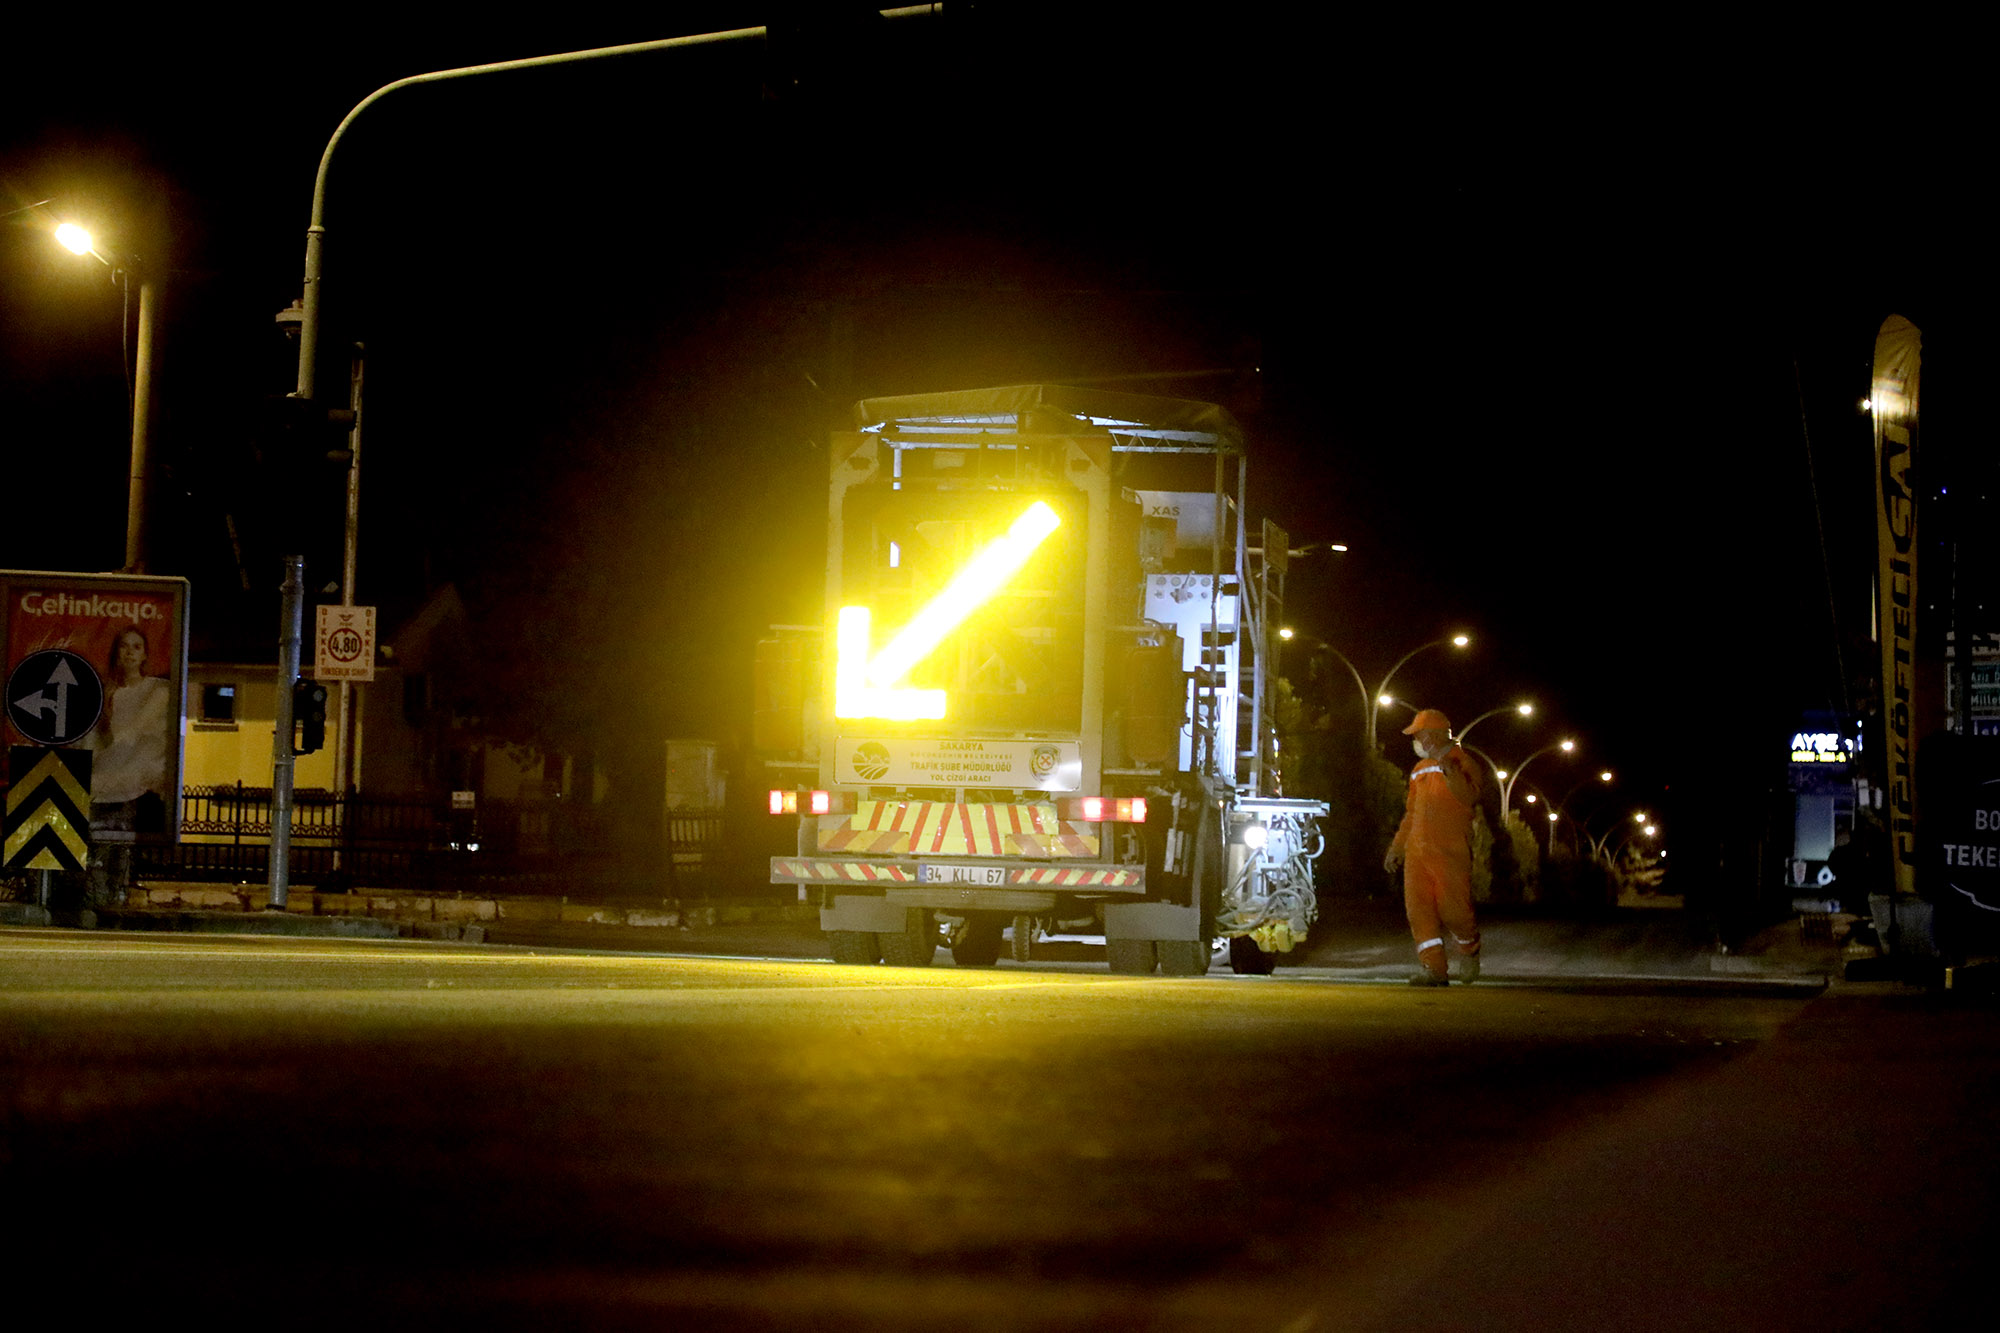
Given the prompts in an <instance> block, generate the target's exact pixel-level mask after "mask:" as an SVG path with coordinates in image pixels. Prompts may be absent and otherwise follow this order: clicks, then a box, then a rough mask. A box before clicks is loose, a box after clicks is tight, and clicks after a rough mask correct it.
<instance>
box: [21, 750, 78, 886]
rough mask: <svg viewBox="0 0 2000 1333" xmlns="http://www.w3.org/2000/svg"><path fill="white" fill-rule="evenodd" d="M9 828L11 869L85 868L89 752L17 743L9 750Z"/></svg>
mask: <svg viewBox="0 0 2000 1333" xmlns="http://www.w3.org/2000/svg"><path fill="white" fill-rule="evenodd" d="M7 757H8V769H9V771H10V772H11V773H12V775H13V782H12V784H11V785H10V786H9V787H8V788H7V813H6V817H5V821H4V823H0V831H4V837H5V847H6V853H5V856H4V857H3V858H0V863H4V865H5V867H6V869H8V870H81V869H83V868H84V864H85V863H86V862H87V861H89V860H90V751H88V750H45V749H42V748H41V747H40V746H35V745H17V746H14V747H12V748H11V749H10V750H9V751H8V755H7Z"/></svg>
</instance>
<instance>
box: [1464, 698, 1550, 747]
mask: <svg viewBox="0 0 2000 1333" xmlns="http://www.w3.org/2000/svg"><path fill="white" fill-rule="evenodd" d="M1506 712H1514V713H1519V714H1520V715H1521V716H1522V717H1533V716H1534V715H1535V706H1534V705H1533V704H1531V703H1518V704H1507V705H1503V706H1502V707H1499V708H1489V709H1487V710H1486V711H1485V712H1483V713H1481V714H1480V715H1479V716H1478V717H1475V718H1473V719H1472V721H1470V722H1468V723H1466V724H1465V725H1464V726H1462V727H1460V728H1459V729H1458V740H1459V742H1460V743H1461V744H1462V743H1464V741H1465V738H1466V737H1467V736H1469V735H1471V734H1472V729H1473V728H1474V727H1476V726H1478V725H1479V724H1480V723H1481V722H1484V721H1485V720H1486V719H1487V718H1489V717H1498V716H1499V715H1500V714H1502V713H1506Z"/></svg>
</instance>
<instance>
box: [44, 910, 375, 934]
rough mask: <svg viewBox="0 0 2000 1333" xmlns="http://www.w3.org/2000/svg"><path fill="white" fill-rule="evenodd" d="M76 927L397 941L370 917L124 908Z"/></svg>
mask: <svg viewBox="0 0 2000 1333" xmlns="http://www.w3.org/2000/svg"><path fill="white" fill-rule="evenodd" d="M76 924H77V925H78V926H81V927H82V928H84V929H86V930H132V931H169V932H177V933H190V934H198V935H201V934H206V935H288V936H334V937H340V938H348V939H391V940H392V939H395V938H396V936H397V935H398V934H400V933H401V932H400V931H399V930H398V929H397V926H396V923H395V922H393V921H382V920H377V919H374V918H369V917H338V916H299V915H295V914H293V913H291V912H152V911H146V910H144V909H133V908H125V907H104V908H98V909H95V910H92V909H89V908H86V909H85V910H83V911H81V912H79V913H77V919H76Z"/></svg>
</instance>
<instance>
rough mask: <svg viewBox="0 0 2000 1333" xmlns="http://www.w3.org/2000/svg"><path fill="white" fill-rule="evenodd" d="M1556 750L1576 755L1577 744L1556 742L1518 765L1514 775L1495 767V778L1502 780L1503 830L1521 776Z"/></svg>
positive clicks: (1565, 741)
mask: <svg viewBox="0 0 2000 1333" xmlns="http://www.w3.org/2000/svg"><path fill="white" fill-rule="evenodd" d="M1554 750H1561V751H1562V752H1563V753H1564V754H1575V753H1576V742H1575V741H1573V740H1562V741H1557V742H1555V743H1554V744H1553V745H1544V746H1543V747H1542V748H1541V749H1539V750H1537V751H1535V752H1534V753H1533V754H1531V755H1529V756H1528V757H1527V758H1526V759H1523V760H1522V761H1521V762H1520V763H1519V764H1518V765H1516V766H1515V768H1514V771H1513V772H1512V773H1509V772H1507V771H1506V770H1505V769H1502V768H1500V767H1498V766H1497V765H1496V766H1495V767H1494V776H1495V777H1497V778H1499V779H1500V824H1501V826H1502V827H1503V828H1504V827H1505V826H1506V824H1507V808H1508V805H1509V803H1510V802H1511V801H1512V799H1513V796H1514V784H1515V783H1517V782H1519V781H1520V780H1521V774H1522V773H1524V772H1526V771H1527V768H1528V765H1529V764H1532V763H1534V762H1535V761H1536V760H1537V759H1539V758H1541V757H1542V756H1543V755H1545V754H1548V753H1550V752H1551V751H1554Z"/></svg>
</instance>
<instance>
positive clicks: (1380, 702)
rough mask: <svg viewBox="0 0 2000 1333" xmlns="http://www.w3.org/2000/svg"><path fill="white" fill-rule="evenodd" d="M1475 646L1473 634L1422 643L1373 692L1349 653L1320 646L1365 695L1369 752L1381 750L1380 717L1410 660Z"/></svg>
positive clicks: (1365, 734)
mask: <svg viewBox="0 0 2000 1333" xmlns="http://www.w3.org/2000/svg"><path fill="white" fill-rule="evenodd" d="M1471 642H1472V636H1471V635H1469V634H1452V635H1448V636H1447V637H1445V638H1442V639H1432V640H1431V641H1430V642H1429V643H1420V644H1418V645H1417V646H1416V647H1414V648H1412V649H1410V651H1409V652H1407V653H1404V654H1403V655H1402V656H1401V657H1399V658H1397V659H1396V665H1394V666H1392V667H1390V668H1389V672H1388V674H1387V675H1385V676H1383V677H1382V683H1381V684H1379V685H1377V686H1376V687H1375V688H1374V689H1373V690H1372V691H1371V690H1370V689H1369V688H1368V684H1367V682H1366V681H1364V680H1362V679H1361V672H1360V670H1359V668H1357V667H1356V666H1355V665H1354V663H1352V662H1350V661H1349V660H1348V658H1347V654H1346V653H1343V652H1341V651H1340V649H1338V648H1336V647H1334V646H1333V645H1332V644H1330V643H1327V642H1325V641H1323V640H1322V641H1321V642H1320V645H1319V646H1320V647H1322V648H1324V649H1326V650H1327V652H1329V653H1331V654H1333V655H1334V656H1335V657H1337V658H1339V659H1340V664H1341V665H1342V666H1344V667H1346V668H1347V674H1348V675H1350V676H1352V677H1354V688H1355V689H1357V690H1360V691H1361V710H1362V719H1363V720H1362V733H1361V734H1362V737H1363V739H1364V740H1366V741H1367V742H1368V748H1369V749H1370V750H1371V751H1372V750H1377V749H1380V748H1381V747H1380V746H1378V745H1377V744H1376V743H1375V723H1376V719H1377V718H1378V717H1379V715H1380V713H1381V710H1382V709H1384V708H1387V707H1388V706H1389V705H1391V704H1393V703H1395V702H1396V701H1395V699H1394V698H1392V697H1391V696H1390V694H1389V682H1390V681H1392V680H1394V679H1395V678H1396V673H1397V672H1398V671H1401V670H1402V669H1403V667H1404V666H1405V665H1407V664H1408V663H1409V660H1410V659H1411V658H1413V657H1415V656H1416V655H1417V654H1418V653H1421V652H1426V651H1428V650H1430V649H1432V648H1441V647H1443V646H1444V645H1446V644H1450V645H1451V646H1452V647H1454V648H1464V647H1466V646H1467V645H1469V644H1470V643H1471Z"/></svg>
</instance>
